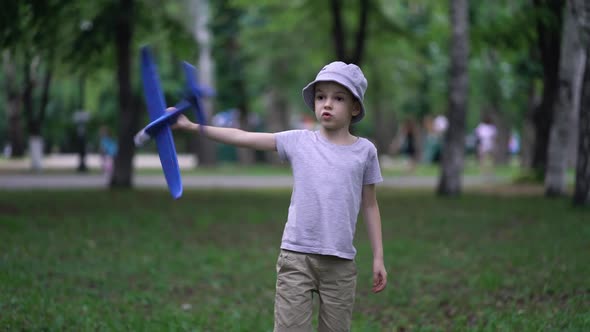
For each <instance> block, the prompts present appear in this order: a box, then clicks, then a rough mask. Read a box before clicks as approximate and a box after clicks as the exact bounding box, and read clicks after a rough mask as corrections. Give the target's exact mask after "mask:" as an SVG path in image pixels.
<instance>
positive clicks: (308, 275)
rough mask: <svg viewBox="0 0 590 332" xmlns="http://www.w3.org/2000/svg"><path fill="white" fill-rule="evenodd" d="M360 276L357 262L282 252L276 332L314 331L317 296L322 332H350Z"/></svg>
mask: <svg viewBox="0 0 590 332" xmlns="http://www.w3.org/2000/svg"><path fill="white" fill-rule="evenodd" d="M356 275H357V271H356V264H355V262H354V260H348V259H342V258H338V257H334V256H325V255H314V254H304V253H299V252H293V251H288V250H281V253H280V254H279V258H278V261H277V288H276V296H275V325H274V331H275V332H283V331H305V332H308V331H311V330H312V326H311V325H312V311H313V310H312V309H313V301H312V294H313V293H316V294H318V295H319V316H318V318H319V319H318V322H319V326H318V331H320V332H324V331H326V332H327V331H330V332H335V331H338V332H340V331H350V322H351V317H352V307H353V305H354V295H355V290H356Z"/></svg>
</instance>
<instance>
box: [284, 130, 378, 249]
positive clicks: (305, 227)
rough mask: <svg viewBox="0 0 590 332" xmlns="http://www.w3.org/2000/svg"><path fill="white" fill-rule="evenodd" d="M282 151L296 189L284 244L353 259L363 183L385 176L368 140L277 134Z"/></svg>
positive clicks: (303, 133)
mask: <svg viewBox="0 0 590 332" xmlns="http://www.w3.org/2000/svg"><path fill="white" fill-rule="evenodd" d="M275 137H276V143H277V151H278V153H279V156H280V157H281V159H282V160H286V161H289V162H290V163H291V168H292V169H293V179H294V184H293V193H292V195H291V205H290V206H289V216H288V219H287V223H286V225H285V230H284V232H283V240H282V243H281V248H282V249H287V250H293V251H298V252H304V253H312V254H321V255H333V256H337V257H342V258H346V259H354V257H355V255H356V249H355V248H354V245H353V239H354V233H355V229H356V221H357V217H358V213H359V210H360V206H361V194H362V189H363V185H367V184H373V183H377V182H381V181H383V178H382V177H381V170H380V169H379V161H378V159H377V149H376V148H375V146H374V145H373V143H371V142H370V141H369V140H367V139H364V138H359V139H357V140H356V141H355V142H354V143H353V144H351V145H336V144H333V143H331V142H330V141H328V140H327V139H326V138H325V137H323V136H322V135H321V134H320V132H319V131H309V130H289V131H283V132H280V133H276V134H275Z"/></svg>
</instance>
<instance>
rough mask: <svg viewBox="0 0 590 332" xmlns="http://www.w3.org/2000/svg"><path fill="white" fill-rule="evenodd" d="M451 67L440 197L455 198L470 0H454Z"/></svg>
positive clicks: (461, 154)
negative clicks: (447, 126)
mask: <svg viewBox="0 0 590 332" xmlns="http://www.w3.org/2000/svg"><path fill="white" fill-rule="evenodd" d="M450 18H451V25H452V35H451V59H450V61H451V65H450V81H449V112H448V114H449V116H448V118H449V128H448V130H447V131H446V134H445V138H444V146H443V151H442V163H441V167H442V169H441V171H442V174H441V176H440V179H439V184H438V194H439V195H443V196H454V195H459V194H460V193H461V189H462V188H461V187H462V183H461V182H462V172H463V162H464V149H465V138H464V137H465V116H466V113H467V95H468V81H469V77H468V71H467V66H468V61H469V26H468V2H467V0H452V1H451V5H450Z"/></svg>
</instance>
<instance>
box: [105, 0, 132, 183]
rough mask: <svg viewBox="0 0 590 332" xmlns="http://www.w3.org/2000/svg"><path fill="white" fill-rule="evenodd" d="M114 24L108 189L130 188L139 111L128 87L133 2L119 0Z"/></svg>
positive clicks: (129, 84)
mask: <svg viewBox="0 0 590 332" xmlns="http://www.w3.org/2000/svg"><path fill="white" fill-rule="evenodd" d="M119 6H120V10H119V13H118V15H117V20H116V25H115V30H114V32H115V43H116V44H115V48H116V51H115V52H116V57H117V59H116V60H117V82H118V89H119V115H120V121H119V128H118V133H117V134H118V135H117V136H118V137H119V141H118V145H119V149H118V152H117V155H116V157H115V167H114V170H113V175H112V178H111V181H110V185H111V188H130V187H131V186H132V176H133V156H134V154H135V146H134V144H133V135H134V133H136V132H137V131H138V123H139V111H138V109H137V107H134V106H135V105H134V102H133V94H132V90H131V41H132V38H133V22H132V20H133V17H134V13H133V12H134V1H133V0H120V1H119Z"/></svg>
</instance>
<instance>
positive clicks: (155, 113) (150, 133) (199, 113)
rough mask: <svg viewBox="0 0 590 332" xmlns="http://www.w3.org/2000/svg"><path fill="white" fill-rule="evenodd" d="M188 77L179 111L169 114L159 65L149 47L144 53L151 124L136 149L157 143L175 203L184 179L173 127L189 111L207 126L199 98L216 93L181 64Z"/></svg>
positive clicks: (138, 138)
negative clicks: (200, 84) (159, 73)
mask: <svg viewBox="0 0 590 332" xmlns="http://www.w3.org/2000/svg"><path fill="white" fill-rule="evenodd" d="M182 67H183V69H184V74H185V76H186V90H187V91H186V96H185V98H184V99H183V100H181V101H180V102H179V103H178V104H176V105H175V106H174V107H175V108H176V110H174V111H172V112H166V100H165V99H164V93H163V92H162V88H161V86H160V78H159V76H158V71H157V67H156V64H155V63H154V61H153V59H152V56H151V52H150V49H149V48H148V47H147V46H144V47H142V49H141V78H142V81H143V94H144V97H145V102H146V105H147V109H148V112H149V115H150V121H151V122H150V123H149V124H148V125H147V126H146V127H145V128H143V129H142V130H141V131H140V132H139V133H137V135H135V138H134V141H135V145H136V146H138V147H139V146H142V145H143V144H145V143H146V142H147V141H149V140H150V139H151V138H155V139H156V145H157V147H158V154H159V155H160V162H161V163H162V170H163V171H164V177H165V178H166V183H167V184H168V189H169V190H170V194H172V197H174V199H178V198H180V196H182V179H181V177H180V168H179V166H178V158H177V156H176V147H175V146H174V139H173V137H172V130H171V129H170V125H172V124H174V123H175V122H176V118H177V117H178V115H179V114H181V113H182V112H184V111H186V110H188V109H189V108H194V109H195V113H196V118H197V122H198V123H200V124H205V115H204V113H203V107H202V105H201V101H200V97H206V96H211V95H212V94H213V91H212V90H210V89H205V88H202V87H200V86H199V85H198V84H197V82H196V81H195V74H196V69H195V67H193V66H192V65H190V64H189V63H187V62H183V63H182Z"/></svg>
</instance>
